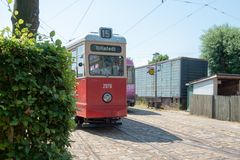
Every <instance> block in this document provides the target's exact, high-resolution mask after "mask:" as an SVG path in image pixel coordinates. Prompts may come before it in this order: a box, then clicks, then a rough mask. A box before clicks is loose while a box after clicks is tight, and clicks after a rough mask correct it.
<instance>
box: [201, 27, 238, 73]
mask: <svg viewBox="0 0 240 160" xmlns="http://www.w3.org/2000/svg"><path fill="white" fill-rule="evenodd" d="M201 41H202V45H201V52H202V54H201V57H202V58H204V59H206V60H208V63H209V70H210V74H216V73H232V74H239V73H240V28H236V27H230V26H229V25H221V26H214V27H213V28H210V29H209V30H208V31H206V32H205V33H204V34H203V35H202V37H201Z"/></svg>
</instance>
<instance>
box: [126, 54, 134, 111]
mask: <svg viewBox="0 0 240 160" xmlns="http://www.w3.org/2000/svg"><path fill="white" fill-rule="evenodd" d="M126 60H127V62H126V63H127V105H128V106H131V107H133V106H134V105H135V102H136V96H135V95H136V94H135V69H134V64H133V60H132V59H130V58H127V59H126Z"/></svg>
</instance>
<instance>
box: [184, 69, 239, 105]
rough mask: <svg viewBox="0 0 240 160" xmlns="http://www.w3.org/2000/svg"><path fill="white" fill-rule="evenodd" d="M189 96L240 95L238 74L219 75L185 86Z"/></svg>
mask: <svg viewBox="0 0 240 160" xmlns="http://www.w3.org/2000/svg"><path fill="white" fill-rule="evenodd" d="M186 85H187V86H188V102H189V97H190V96H191V95H213V96H216V95H221V96H232V95H240V74H226V73H219V74H215V75H213V76H209V77H205V78H201V79H198V80H194V81H191V82H189V83H187V84H186ZM188 107H189V106H188Z"/></svg>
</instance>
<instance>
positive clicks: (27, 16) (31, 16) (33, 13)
mask: <svg viewBox="0 0 240 160" xmlns="http://www.w3.org/2000/svg"><path fill="white" fill-rule="evenodd" d="M13 14H14V15H13V16H12V26H13V34H16V28H17V25H16V24H20V25H19V31H22V29H23V28H28V30H29V31H30V32H31V33H33V34H34V35H35V36H36V33H37V30H38V27H39V0H15V1H14V12H13Z"/></svg>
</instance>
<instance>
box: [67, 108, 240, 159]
mask: <svg viewBox="0 0 240 160" xmlns="http://www.w3.org/2000/svg"><path fill="white" fill-rule="evenodd" d="M128 112H129V113H128V116H127V117H126V118H124V119H123V120H122V123H123V124H122V125H121V126H117V127H105V128H84V129H76V130H75V131H74V132H73V133H72V136H71V139H72V141H73V142H72V143H71V148H70V152H71V153H72V154H73V155H75V157H74V159H80V160H85V159H86V160H88V159H89V160H108V159H110V160H112V159H113V160H115V159H116V160H118V159H120V160H121V159H122V160H131V159H133V160H141V159H144V160H148V159H149V160H161V159H172V160H182V159H194V160H198V159H199V160H202V159H209V160H210V159H211V160H214V159H215V160H224V159H231V160H232V159H239V160H240V123H237V122H227V121H219V120H214V119H208V118H204V117H197V116H193V115H190V114H189V113H187V112H182V111H155V110H150V109H143V108H140V107H134V108H129V110H128Z"/></svg>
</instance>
